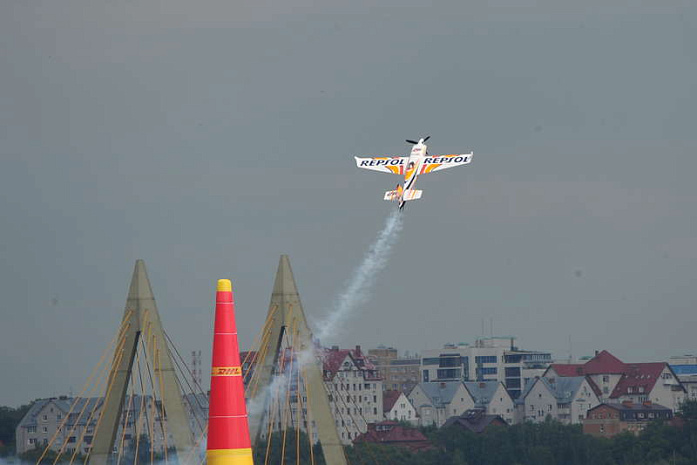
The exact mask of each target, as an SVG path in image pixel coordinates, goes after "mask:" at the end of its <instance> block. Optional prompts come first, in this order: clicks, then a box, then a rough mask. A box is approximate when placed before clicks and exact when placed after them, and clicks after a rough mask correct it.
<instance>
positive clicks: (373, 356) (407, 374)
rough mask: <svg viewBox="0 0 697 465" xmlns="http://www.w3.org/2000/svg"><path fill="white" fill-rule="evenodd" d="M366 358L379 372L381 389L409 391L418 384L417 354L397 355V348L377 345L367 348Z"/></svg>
mask: <svg viewBox="0 0 697 465" xmlns="http://www.w3.org/2000/svg"><path fill="white" fill-rule="evenodd" d="M368 358H369V359H370V360H371V361H372V362H373V364H374V365H375V367H376V368H377V370H378V372H379V373H380V377H381V378H382V386H383V389H385V390H399V391H402V392H409V391H411V389H412V388H413V387H414V386H416V385H417V384H419V380H420V378H421V375H420V364H421V359H420V358H419V357H418V356H415V357H408V356H405V357H399V356H398V352H397V349H395V348H393V347H384V346H379V347H378V348H377V349H370V350H368Z"/></svg>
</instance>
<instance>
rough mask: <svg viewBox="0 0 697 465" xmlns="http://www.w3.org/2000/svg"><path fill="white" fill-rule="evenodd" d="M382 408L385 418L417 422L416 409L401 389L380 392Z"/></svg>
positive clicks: (414, 423)
mask: <svg viewBox="0 0 697 465" xmlns="http://www.w3.org/2000/svg"><path fill="white" fill-rule="evenodd" d="M382 410H383V412H384V415H385V420H393V421H406V422H409V423H411V424H413V425H416V424H418V421H419V419H418V415H417V414H416V409H415V408H414V406H413V405H412V404H411V401H410V400H409V398H408V397H407V396H406V394H404V393H403V392H402V391H394V390H388V391H383V392H382Z"/></svg>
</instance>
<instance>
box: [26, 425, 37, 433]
mask: <svg viewBox="0 0 697 465" xmlns="http://www.w3.org/2000/svg"><path fill="white" fill-rule="evenodd" d="M27 433H36V425H33V426H27Z"/></svg>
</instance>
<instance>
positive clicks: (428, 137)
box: [407, 136, 431, 145]
mask: <svg viewBox="0 0 697 465" xmlns="http://www.w3.org/2000/svg"><path fill="white" fill-rule="evenodd" d="M430 138H431V136H426V137H424V139H423V142H426V141H427V140H428V139H430ZM407 143H409V144H414V145H416V144H418V142H416V141H413V140H411V139H407Z"/></svg>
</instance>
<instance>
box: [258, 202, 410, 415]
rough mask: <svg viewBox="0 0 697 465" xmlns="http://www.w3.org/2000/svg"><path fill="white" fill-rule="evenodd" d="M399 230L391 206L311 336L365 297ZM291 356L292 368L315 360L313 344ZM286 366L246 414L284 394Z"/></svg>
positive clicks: (331, 332)
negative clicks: (376, 232)
mask: <svg viewBox="0 0 697 465" xmlns="http://www.w3.org/2000/svg"><path fill="white" fill-rule="evenodd" d="M401 230H402V215H401V213H400V212H399V211H398V210H394V211H393V212H392V213H391V214H390V215H389V216H388V217H387V220H386V221H385V226H384V227H383V228H382V230H381V231H380V232H379V233H378V236H377V239H376V240H375V242H374V243H373V244H372V245H371V246H370V249H368V252H367V253H366V254H365V256H364V257H363V261H361V263H360V265H359V266H358V268H356V269H355V270H354V272H353V274H352V275H351V278H350V279H349V280H348V281H347V283H346V286H345V288H344V290H343V291H342V292H341V293H340V294H339V295H338V296H337V298H336V299H335V301H334V304H333V305H332V308H331V311H330V312H329V314H328V315H327V316H326V317H325V319H324V320H323V321H322V322H320V324H319V325H318V331H317V332H316V333H315V336H316V337H318V338H319V340H323V339H326V338H330V337H334V336H336V334H337V333H338V332H339V328H340V327H341V326H342V325H343V323H345V322H346V320H347V319H348V318H349V316H351V314H352V313H354V312H355V311H356V308H357V307H358V306H359V305H361V304H363V303H365V301H366V300H368V297H369V296H370V291H371V290H372V287H373V285H374V282H375V280H374V278H375V276H377V274H378V273H379V272H380V271H381V270H382V269H383V268H384V267H385V265H386V264H387V259H388V258H389V255H390V252H391V251H392V247H393V246H394V244H395V243H396V242H397V238H398V235H399V232H400V231H401ZM295 356H296V367H295V369H301V368H302V367H304V366H306V365H307V364H308V363H315V361H316V358H315V357H316V354H315V351H314V348H313V347H308V348H306V349H305V350H303V351H302V352H297V353H296V354H295ZM289 368H290V365H289V364H287V365H286V368H285V370H284V372H283V373H278V374H276V375H275V376H274V377H273V379H272V381H271V383H270V384H269V385H268V386H266V387H265V389H266V391H267V394H266V395H262V396H257V397H256V398H255V399H254V400H252V401H250V402H249V403H248V404H247V411H248V412H249V415H250V416H251V415H256V414H259V413H260V412H261V411H262V410H263V409H264V408H265V405H263V403H264V400H265V398H271V397H273V396H276V395H279V396H283V395H285V391H286V388H287V385H288V379H289V378H288V377H289V376H290V375H291V374H290V373H289Z"/></svg>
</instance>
